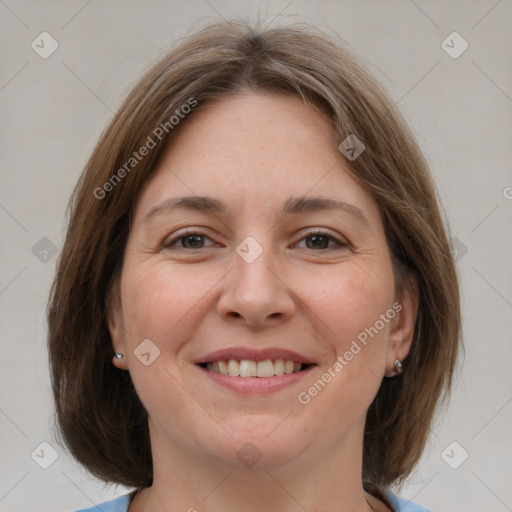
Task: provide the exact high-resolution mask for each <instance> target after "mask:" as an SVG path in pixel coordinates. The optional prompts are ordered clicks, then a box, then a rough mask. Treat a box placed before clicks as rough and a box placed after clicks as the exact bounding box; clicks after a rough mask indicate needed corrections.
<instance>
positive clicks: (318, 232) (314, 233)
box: [162, 228, 349, 252]
mask: <svg viewBox="0 0 512 512" xmlns="http://www.w3.org/2000/svg"><path fill="white" fill-rule="evenodd" d="M189 236H201V237H205V238H209V237H208V235H206V234H204V233H201V232H200V231H197V230H195V229H191V228H187V229H185V231H184V232H182V233H180V234H179V235H178V236H176V237H174V238H173V239H171V240H170V241H169V242H164V244H163V246H162V247H163V248H164V249H172V247H173V245H174V244H175V243H176V242H178V241H180V240H182V239H184V238H187V237H189ZM313 236H322V237H325V238H327V239H328V240H329V241H332V242H335V243H336V244H337V245H338V247H337V248H336V247H328V248H326V249H321V251H322V252H325V251H332V250H340V249H347V248H348V247H349V244H348V243H346V242H342V241H341V240H339V239H337V238H336V237H334V236H332V235H331V234H329V233H328V232H327V231H323V230H321V229H312V230H311V231H308V232H307V233H306V234H305V235H303V237H302V238H301V239H300V241H302V240H305V239H307V238H311V237H313ZM178 249H180V250H185V251H189V250H193V248H187V247H179V248H178ZM199 249H207V247H199ZM311 250H314V249H311Z"/></svg>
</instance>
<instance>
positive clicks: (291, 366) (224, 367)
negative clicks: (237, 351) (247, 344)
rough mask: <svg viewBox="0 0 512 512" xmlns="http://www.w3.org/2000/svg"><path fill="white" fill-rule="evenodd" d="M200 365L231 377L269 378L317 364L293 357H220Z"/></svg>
mask: <svg viewBox="0 0 512 512" xmlns="http://www.w3.org/2000/svg"><path fill="white" fill-rule="evenodd" d="M198 365H199V366H201V367H202V368H204V369H205V370H208V371H209V372H213V373H219V374H221V375H229V376H231V377H245V378H247V377H258V378H262V379H264V378H269V377H276V376H281V375H288V374H290V373H298V372H301V371H304V370H306V369H307V368H310V367H311V366H315V365H314V364H313V363H311V364H307V363H301V362H299V361H293V360H291V359H274V360H272V359H266V360H264V361H254V360H250V359H241V360H237V359H219V360H218V361H209V362H205V363H198Z"/></svg>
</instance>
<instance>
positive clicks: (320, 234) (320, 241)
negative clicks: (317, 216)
mask: <svg viewBox="0 0 512 512" xmlns="http://www.w3.org/2000/svg"><path fill="white" fill-rule="evenodd" d="M302 241H305V242H306V247H305V248H306V249H320V250H336V249H345V248H347V247H348V244H347V243H345V242H342V241H341V240H338V239H337V238H336V237H334V236H332V235H330V234H329V233H327V232H326V231H322V230H320V229H317V230H313V231H310V232H309V233H306V235H305V236H304V237H303V238H302V239H301V241H300V242H299V244H300V243H301V242H302ZM331 243H332V244H333V245H334V247H333V246H330V245H329V244H331ZM299 244H297V246H299Z"/></svg>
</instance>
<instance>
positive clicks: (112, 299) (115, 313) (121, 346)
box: [107, 279, 128, 370]
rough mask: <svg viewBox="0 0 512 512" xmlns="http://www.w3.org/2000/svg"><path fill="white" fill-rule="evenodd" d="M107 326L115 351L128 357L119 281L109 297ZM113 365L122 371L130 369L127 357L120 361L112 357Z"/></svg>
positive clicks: (114, 284) (112, 288)
mask: <svg viewBox="0 0 512 512" xmlns="http://www.w3.org/2000/svg"><path fill="white" fill-rule="evenodd" d="M107 326H108V330H109V332H110V339H111V340H112V349H113V351H114V352H115V353H119V354H123V356H126V353H127V352H126V341H125V336H124V335H125V330H124V323H123V308H122V303H121V291H120V283H119V280H118V279H116V280H115V282H114V283H113V284H112V286H111V289H110V291H109V293H108V295H107ZM112 363H113V365H114V366H116V367H117V368H119V369H121V370H127V369H128V365H127V360H126V357H122V358H120V359H119V358H117V357H116V356H115V355H114V356H113V357H112Z"/></svg>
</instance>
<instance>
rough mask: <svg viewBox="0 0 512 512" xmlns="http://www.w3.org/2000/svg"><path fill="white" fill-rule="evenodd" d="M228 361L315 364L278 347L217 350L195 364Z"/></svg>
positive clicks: (304, 357)
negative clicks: (272, 361) (280, 360)
mask: <svg viewBox="0 0 512 512" xmlns="http://www.w3.org/2000/svg"><path fill="white" fill-rule="evenodd" d="M226 359H236V360H237V361H241V360H242V359H246V360H248V361H266V360H268V359H272V360H274V359H284V360H288V361H296V362H299V363H303V364H315V363H314V361H312V360H311V359H310V358H308V357H306V356H303V355H301V354H298V353H297V352H294V351H293V350H287V349H284V348H278V347H269V348H264V349H255V348H246V347H231V348H224V349H222V350H216V351H215V352H211V353H209V354H206V355H205V356H202V357H200V358H199V359H197V360H196V361H194V363H195V364H202V363H211V362H213V361H221V360H226Z"/></svg>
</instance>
